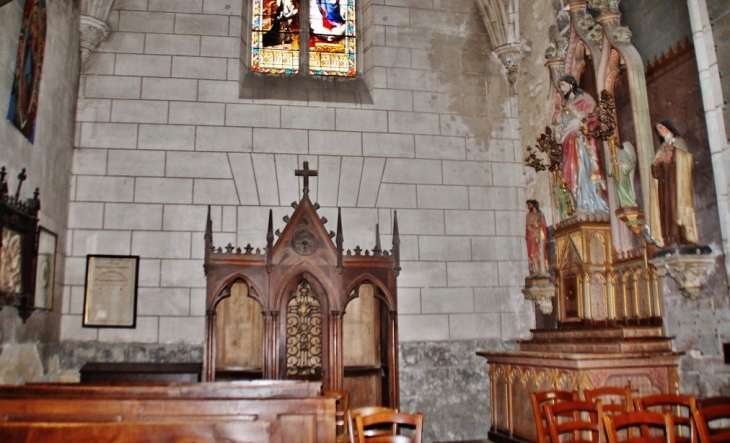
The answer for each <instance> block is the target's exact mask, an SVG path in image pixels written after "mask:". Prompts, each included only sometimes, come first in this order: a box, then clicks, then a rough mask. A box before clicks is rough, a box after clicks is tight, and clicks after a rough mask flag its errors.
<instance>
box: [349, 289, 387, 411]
mask: <svg viewBox="0 0 730 443" xmlns="http://www.w3.org/2000/svg"><path fill="white" fill-rule="evenodd" d="M357 293H358V296H357V297H356V298H354V299H353V300H352V301H350V303H349V304H348V305H347V307H346V308H345V315H344V317H343V333H342V341H343V345H342V354H343V364H344V381H343V389H344V390H346V391H348V392H349V393H350V407H351V408H357V407H361V406H370V405H387V403H388V387H389V380H388V373H389V372H388V367H387V361H388V356H387V349H388V347H387V342H386V339H387V334H388V330H387V327H388V308H387V305H386V304H385V302H383V301H382V300H380V299H379V298H378V297H376V294H375V288H374V287H373V286H372V285H370V284H364V285H361V286H360V287H359V288H358V290H357Z"/></svg>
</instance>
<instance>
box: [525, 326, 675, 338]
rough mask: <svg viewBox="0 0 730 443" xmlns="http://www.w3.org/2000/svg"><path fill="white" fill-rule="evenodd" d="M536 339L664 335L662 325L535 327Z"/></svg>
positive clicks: (533, 333) (533, 336)
mask: <svg viewBox="0 0 730 443" xmlns="http://www.w3.org/2000/svg"><path fill="white" fill-rule="evenodd" d="M530 332H531V333H532V338H533V339H534V340H557V339H564V340H575V339H579V340H585V339H591V338H593V339H601V340H605V339H620V338H644V337H662V336H663V331H662V328H661V326H606V327H594V328H586V327H583V326H581V327H579V328H561V329H533V330H532V331H530Z"/></svg>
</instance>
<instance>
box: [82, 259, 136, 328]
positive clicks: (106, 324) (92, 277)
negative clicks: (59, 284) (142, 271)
mask: <svg viewBox="0 0 730 443" xmlns="http://www.w3.org/2000/svg"><path fill="white" fill-rule="evenodd" d="M138 280H139V256H136V255H92V254H89V255H87V256H86V283H85V288H84V315H83V324H82V326H83V327H85V328H132V329H133V328H135V327H136V326H137V284H138Z"/></svg>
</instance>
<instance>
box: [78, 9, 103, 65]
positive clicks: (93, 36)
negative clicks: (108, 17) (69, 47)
mask: <svg viewBox="0 0 730 443" xmlns="http://www.w3.org/2000/svg"><path fill="white" fill-rule="evenodd" d="M108 36H109V26H107V25H106V23H104V22H103V21H101V20H97V19H95V18H94V17H90V16H88V15H82V16H81V61H82V62H85V61H86V59H87V58H88V57H89V54H91V51H92V50H93V49H94V48H95V47H96V46H97V45H98V44H99V43H101V42H103V41H104V40H106V38H107V37H108Z"/></svg>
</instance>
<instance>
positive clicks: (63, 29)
mask: <svg viewBox="0 0 730 443" xmlns="http://www.w3.org/2000/svg"><path fill="white" fill-rule="evenodd" d="M23 3H24V2H19V1H14V2H10V3H8V4H7V5H5V6H3V7H2V8H0V109H1V110H2V118H0V166H5V167H6V168H7V170H8V175H9V180H8V181H9V184H10V188H11V190H12V192H15V189H16V186H17V179H16V176H17V174H18V173H19V172H20V170H21V169H22V168H26V169H27V175H28V180H27V181H26V182H25V183H24V185H23V191H22V192H21V194H22V197H23V198H29V197H30V196H31V195H32V193H33V189H35V188H36V187H37V188H40V193H41V194H40V199H41V211H40V214H39V219H40V224H41V226H43V227H45V228H47V229H49V230H51V231H53V232H55V233H56V234H58V258H57V263H56V285H55V286H56V289H55V296H54V305H55V307H56V308H55V309H54V311H53V312H43V311H37V312H35V313H33V314H32V315H31V317H30V319H29V320H28V321H27V323H25V324H23V323H22V321H21V320H20V317H18V315H17V312H16V310H15V308H12V307H3V309H2V311H0V344H2V349H0V383H22V382H24V381H34V380H38V379H40V378H42V377H44V374H45V373H46V372H47V369H49V368H50V370H51V371H53V370H54V369H53V368H55V367H57V360H56V359H53V358H51V359H50V361H49V360H48V359H47V358H46V356H47V355H52V354H53V352H52V349H53V348H54V347H55V345H54V343H57V342H58V336H59V323H60V312H61V309H60V306H61V303H62V299H63V297H62V295H61V291H62V287H61V281H62V270H63V267H64V251H65V246H66V230H65V229H66V218H67V211H68V188H69V180H70V173H71V156H72V149H73V145H74V122H73V118H70V116H73V115H74V113H75V109H76V94H77V89H78V88H77V82H78V70H79V38H78V27H79V1H78V0H73V1H62V2H59V1H52V2H46V5H47V16H48V24H47V26H48V27H47V34H46V50H45V55H44V61H43V75H42V78H41V84H40V97H39V107H38V116H37V120H36V129H35V143H33V144H31V143H29V142H28V140H26V139H25V138H24V137H23V135H22V134H21V133H20V131H18V130H17V129H16V128H15V127H14V126H13V125H12V124H11V123H10V122H9V121H8V120H7V119H6V118H5V116H6V113H7V109H8V103H9V97H10V88H11V85H12V80H13V73H14V70H15V60H16V54H17V49H18V35H19V31H20V25H21V21H22V15H23ZM44 365H45V366H46V368H44Z"/></svg>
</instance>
